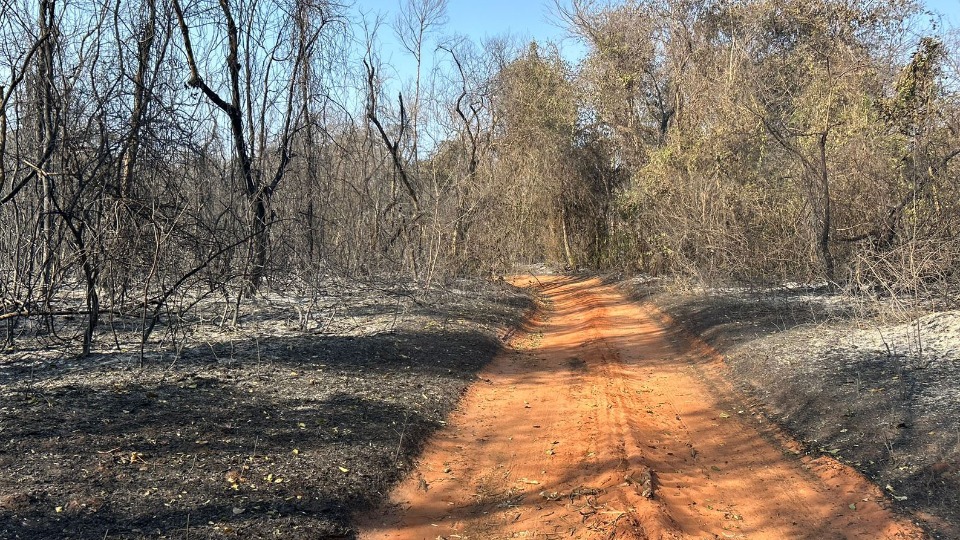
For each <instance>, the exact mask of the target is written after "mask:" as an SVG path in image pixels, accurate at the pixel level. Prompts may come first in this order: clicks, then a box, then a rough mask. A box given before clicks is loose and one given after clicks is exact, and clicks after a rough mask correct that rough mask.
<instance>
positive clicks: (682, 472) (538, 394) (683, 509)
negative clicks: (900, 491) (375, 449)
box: [359, 276, 923, 540]
mask: <svg viewBox="0 0 960 540" xmlns="http://www.w3.org/2000/svg"><path fill="white" fill-rule="evenodd" d="M516 281H517V283H518V284H521V285H531V286H534V287H536V288H537V290H538V292H539V294H540V295H541V297H542V298H543V309H542V310H541V311H540V313H539V314H538V315H537V316H535V317H534V318H533V319H532V320H531V321H529V322H528V324H527V325H526V327H525V328H523V329H522V330H521V331H519V332H518V333H517V334H516V335H515V336H513V337H512V339H511V341H510V348H509V350H508V351H506V352H505V353H503V354H501V355H500V356H499V357H498V358H497V359H496V360H494V362H492V363H491V365H490V366H489V367H488V368H487V369H486V370H485V371H484V372H482V373H481V379H480V381H479V382H477V383H476V384H475V385H473V386H472V387H471V388H470V389H469V390H468V392H467V394H466V395H465V396H464V399H463V401H462V403H461V405H460V407H459V408H458V410H457V412H456V413H454V415H453V416H452V417H451V418H450V419H449V422H448V425H447V426H446V427H445V428H444V429H442V430H441V431H440V432H439V433H438V434H437V435H436V436H435V437H434V438H433V439H432V441H431V443H430V444H429V445H428V447H427V448H426V449H425V451H424V454H423V456H422V458H421V461H420V463H419V465H418V467H417V469H416V470H415V471H414V472H413V473H412V474H411V475H410V476H409V477H408V478H407V479H406V480H405V481H404V482H403V483H401V485H399V486H398V487H397V488H396V490H395V491H394V492H393V493H392V494H391V496H390V500H389V503H388V504H386V505H384V507H382V508H380V509H379V510H377V511H376V512H374V513H372V514H369V515H365V516H359V522H360V526H361V531H362V532H361V538H363V539H369V540H373V539H394V540H397V539H410V540H419V539H431V540H432V539H437V538H444V539H454V538H460V539H465V538H475V539H497V538H584V539H592V538H598V539H599V538H623V539H659V538H771V539H774V538H775V539H784V538H818V539H821V538H822V539H830V538H838V539H839V538H870V539H875V538H922V537H923V533H922V531H920V530H919V529H918V528H917V527H916V526H915V525H913V524H912V523H910V522H909V521H908V520H905V519H903V518H898V517H897V516H895V515H894V514H893V513H892V512H891V511H890V510H889V509H888V508H887V506H886V504H885V500H884V498H883V496H882V494H881V493H880V491H879V490H878V489H877V488H876V487H875V486H873V485H872V484H870V483H869V482H868V481H867V480H865V479H864V478H863V477H862V476H860V475H859V474H857V473H856V472H855V471H853V470H852V469H850V468H849V467H847V466H845V465H843V464H841V463H839V462H837V461H835V460H833V459H830V458H826V457H820V458H816V459H814V458H810V457H804V456H801V455H799V452H798V451H797V450H796V446H795V445H793V444H792V443H791V442H790V441H789V440H788V439H787V438H786V437H784V436H783V435H782V434H781V433H779V432H778V431H777V429H776V428H775V427H773V426H770V425H768V423H766V422H765V421H764V420H763V418H762V416H760V415H756V414H754V413H753V412H752V411H751V409H750V408H749V407H748V406H745V405H743V404H742V402H740V401H739V400H738V399H736V398H735V396H734V393H733V391H732V390H731V389H730V386H729V384H728V383H727V382H726V381H725V380H724V379H723V376H722V373H721V372H722V362H721V360H720V358H719V357H718V356H717V355H716V354H715V353H714V352H713V351H712V350H710V349H709V347H708V346H706V345H705V344H704V343H702V342H701V341H699V340H697V339H696V338H694V337H693V336H689V335H684V334H683V333H682V332H679V331H677V330H676V329H675V328H674V327H673V326H672V325H671V324H670V322H669V318H668V317H666V316H665V315H664V314H662V313H659V312H657V311H656V310H655V309H654V308H652V307H649V306H640V305H637V304H635V303H632V302H630V301H628V300H626V299H625V298H624V297H623V296H622V295H621V294H620V293H619V292H617V291H616V290H615V289H613V288H611V287H609V286H605V285H603V284H602V283H601V282H600V281H599V280H596V279H575V278H568V277H558V276H553V277H540V278H534V277H528V278H517V280H516Z"/></svg>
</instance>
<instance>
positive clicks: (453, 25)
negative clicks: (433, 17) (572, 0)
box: [356, 0, 960, 42]
mask: <svg viewBox="0 0 960 540" xmlns="http://www.w3.org/2000/svg"><path fill="white" fill-rule="evenodd" d="M399 3H400V0H357V4H356V5H357V7H358V8H360V9H362V10H364V11H368V10H372V11H380V12H383V13H386V14H388V15H389V16H392V15H393V14H394V13H396V11H397V6H398V5H399ZM923 3H924V4H926V6H927V7H928V8H929V9H931V10H933V11H936V12H939V13H942V14H944V15H946V18H947V19H948V20H949V21H951V22H952V23H953V24H954V25H955V26H958V25H960V0H926V1H924V2H923ZM553 5H554V2H553V0H481V1H478V0H449V4H448V10H447V15H448V17H449V22H448V24H447V27H446V29H447V32H448V33H457V34H463V35H467V36H469V37H471V38H472V39H473V40H474V41H476V42H480V41H481V40H482V39H483V38H484V37H493V36H497V35H501V34H504V33H510V34H513V35H516V36H518V37H528V38H534V39H540V40H546V39H555V40H556V39H561V38H562V37H563V36H564V34H565V32H564V30H563V29H562V28H558V27H557V26H556V24H555V22H554V17H553V16H552V15H551V12H552V11H553Z"/></svg>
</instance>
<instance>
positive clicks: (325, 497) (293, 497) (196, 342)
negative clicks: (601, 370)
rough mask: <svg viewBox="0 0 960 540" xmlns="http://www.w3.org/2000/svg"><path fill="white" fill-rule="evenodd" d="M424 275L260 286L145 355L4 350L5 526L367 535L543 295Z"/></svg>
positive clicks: (0, 527) (76, 535) (0, 487)
mask: <svg viewBox="0 0 960 540" xmlns="http://www.w3.org/2000/svg"><path fill="white" fill-rule="evenodd" d="M411 290H413V289H410V290H404V289H389V290H388V289H372V288H369V289H363V290H353V291H352V292H350V293H349V294H342V295H339V296H337V298H336V299H335V300H330V301H327V302H326V303H325V302H319V303H318V302H315V301H313V300H316V299H315V298H314V299H313V300H311V302H309V303H310V305H311V309H310V311H311V313H310V315H309V317H310V318H311V319H312V321H313V323H311V324H304V317H305V306H306V304H305V303H304V300H303V299H299V300H298V299H297V298H293V299H291V298H286V297H283V296H282V295H280V296H276V297H275V298H274V299H273V300H272V301H270V300H264V299H258V300H257V302H256V303H255V305H252V306H247V307H246V308H245V310H244V313H245V316H244V317H242V318H241V320H240V321H241V325H240V327H239V328H235V329H226V330H224V329H220V328H218V327H216V326H210V325H206V326H205V325H204V323H202V321H200V322H196V324H195V326H193V327H192V328H191V330H190V331H189V332H181V337H180V338H179V339H178V340H177V341H176V343H175V346H171V347H169V348H170V349H172V350H167V351H164V350H162V348H160V350H156V351H153V352H151V353H150V354H149V355H147V357H146V359H145V360H146V361H145V363H144V365H143V366H142V367H141V366H140V360H139V357H138V355H137V354H136V353H135V352H133V351H130V350H117V351H112V352H108V353H105V354H98V355H94V356H93V357H90V358H86V359H82V360H80V359H77V358H75V357H71V356H70V355H69V354H65V353H64V352H63V351H54V352H51V351H49V350H24V349H21V350H20V351H18V352H8V353H4V354H2V355H0V538H4V539H51V538H63V539H78V540H79V539H97V540H103V539H147V538H177V539H181V538H183V539H186V538H190V539H204V538H210V539H213V538H244V539H253V538H303V539H311V538H351V537H353V536H354V531H353V530H352V529H351V525H350V519H351V513H353V512H356V511H358V510H362V509H364V508H367V507H370V506H371V505H374V504H376V503H377V502H378V501H380V500H381V499H382V498H383V497H384V496H385V494H386V492H387V490H388V489H389V488H390V487H391V486H392V485H393V484H394V483H395V482H396V481H397V480H398V479H399V478H400V477H401V476H402V475H403V473H404V472H405V471H407V470H408V469H409V468H410V466H411V460H412V459H413V458H414V457H415V455H416V454H417V453H418V451H419V449H420V448H421V446H422V445H423V443H424V441H425V440H426V438H427V437H428V436H429V435H430V434H431V433H433V432H434V431H435V430H436V429H437V428H438V427H440V426H441V425H442V424H443V421H444V418H445V417H446V415H447V414H448V413H449V412H450V411H451V410H452V409H453V407H454V406H455V405H456V403H457V401H458V399H459V397H460V395H461V394H462V392H463V391H464V389H465V388H466V386H467V385H469V384H470V383H471V382H472V381H473V380H474V379H475V377H476V374H477V372H478V370H479V369H480V368H481V367H483V366H484V365H485V364H486V363H487V362H488V361H489V360H490V359H492V358H493V356H494V355H495V354H496V353H497V352H498V350H499V349H500V346H501V340H500V338H501V337H502V336H503V334H504V332H505V331H506V329H507V328H510V327H512V326H515V325H517V324H518V323H519V322H520V320H521V319H522V317H523V314H524V312H525V311H526V310H527V309H529V307H530V302H529V300H528V299H527V298H526V297H525V296H524V295H523V294H522V293H521V292H520V291H518V290H515V289H509V288H507V287H506V286H494V285H482V284H475V283H474V284H469V283H461V284H460V288H459V289H456V290H450V289H446V290H435V291H432V292H426V293H424V292H415V293H413V292H410V291H411ZM330 298H331V299H332V298H333V296H331V297H330ZM216 309H217V308H215V307H214V308H211V312H215V311H216Z"/></svg>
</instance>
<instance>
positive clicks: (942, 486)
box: [618, 279, 960, 538]
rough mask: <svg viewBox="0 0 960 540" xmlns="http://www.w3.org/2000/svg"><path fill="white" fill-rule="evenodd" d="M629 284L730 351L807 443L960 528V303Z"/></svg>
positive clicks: (923, 516) (955, 534) (738, 376)
mask: <svg viewBox="0 0 960 540" xmlns="http://www.w3.org/2000/svg"><path fill="white" fill-rule="evenodd" d="M618 283H619V285H620V286H621V287H622V288H624V289H626V290H628V291H629V292H630V293H631V295H632V296H633V297H634V299H637V300H641V301H646V302H650V303H652V304H654V305H656V306H657V307H659V308H660V309H661V310H663V311H665V312H667V313H668V314H669V315H670V316H671V317H672V318H673V319H674V320H675V321H677V322H679V323H680V324H681V325H682V326H683V327H684V328H685V329H686V330H687V331H689V332H691V333H694V334H698V335H699V336H701V337H702V338H703V339H704V340H705V341H707V342H708V343H709V344H710V345H711V346H713V347H714V348H715V349H716V350H717V351H718V352H719V353H721V354H722V355H723V356H724V360H725V363H726V366H727V369H729V372H728V375H729V379H730V380H731V381H733V382H734V384H735V385H736V386H737V388H738V389H739V390H740V391H741V392H742V393H743V394H744V396H745V398H746V399H745V401H746V403H747V404H749V405H752V406H753V407H754V408H759V409H760V411H762V413H763V414H764V416H766V417H767V418H769V419H770V420H773V421H774V422H776V423H778V424H779V425H780V426H782V427H783V428H785V429H786V431H788V432H789V433H790V434H791V435H792V436H793V438H795V439H796V440H797V441H799V442H801V443H802V445H803V446H804V448H805V450H806V452H808V453H810V454H815V455H816V454H829V455H831V456H834V457H835V458H837V459H838V460H840V461H842V462H844V463H848V464H850V465H852V466H854V467H855V468H857V469H858V470H860V471H861V472H862V473H864V474H865V475H866V476H867V477H868V478H870V479H871V480H872V481H874V482H875V483H876V484H877V485H878V486H880V487H881V489H883V490H884V492H885V493H886V495H887V496H888V498H889V499H890V501H891V503H892V504H893V505H894V507H895V508H898V509H899V510H901V511H903V512H909V513H910V514H912V515H913V516H914V517H915V518H916V519H917V520H918V521H919V522H920V523H921V524H922V525H923V526H924V527H925V528H926V529H927V531H928V532H929V534H930V535H931V537H933V538H960V465H958V463H960V385H958V381H960V311H949V310H946V311H930V310H926V311H925V312H924V311H923V310H921V311H920V312H916V313H907V312H904V311H902V310H892V309H888V307H889V306H885V305H884V303H883V302H882V301H874V302H866V303H864V302H862V301H859V300H857V299H855V298H850V297H844V296H841V295H833V294H829V293H828V292H827V291H825V290H818V289H811V288H792V289H788V288H777V289H766V290H756V289H755V290H749V289H737V288H732V289H712V290H706V291H700V292H697V293H690V292H686V293H684V292H679V293H678V292H676V291H669V292H668V291H665V290H664V287H663V286H661V285H658V284H657V283H656V282H651V281H644V280H640V279H635V280H626V281H618ZM891 314H893V316H891Z"/></svg>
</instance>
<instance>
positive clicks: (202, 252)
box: [0, 0, 960, 354]
mask: <svg viewBox="0 0 960 540" xmlns="http://www.w3.org/2000/svg"><path fill="white" fill-rule="evenodd" d="M361 8H362V5H360V6H351V5H347V4H344V3H337V2H333V1H321V0H219V1H216V2H215V1H212V0H129V1H128V0H124V1H115V2H114V1H110V2H107V1H92V2H86V1H85V2H71V1H66V0H37V1H27V0H3V2H2V3H0V44H2V45H0V78H2V81H0V324H2V327H3V338H2V341H3V343H4V344H5V346H6V347H8V348H10V347H16V344H17V342H18V341H20V340H31V339H35V338H37V337H42V338H43V339H46V340H53V342H55V343H61V344H72V345H76V346H77V347H78V348H79V349H81V350H82V352H83V353H84V354H87V353H90V352H91V351H93V350H95V349H96V346H95V345H96V342H97V339H98V336H99V335H100V334H101V333H102V331H103V328H104V321H105V320H107V319H109V320H110V321H112V322H111V324H114V325H116V324H123V325H126V327H127V328H129V329H135V332H134V334H135V335H137V336H139V337H138V338H136V339H134V341H136V340H137V339H139V340H140V341H141V342H142V343H146V342H148V341H149V340H150V339H151V334H152V332H153V330H154V329H155V328H156V325H157V324H158V322H160V321H168V322H175V321H178V320H185V318H188V317H189V313H190V312H191V310H192V309H193V308H194V307H195V306H196V305H198V303H202V302H203V301H205V300H208V299H214V300H216V301H218V302H222V303H223V304H225V305H227V306H231V305H232V306H234V309H233V310H232V312H231V313H232V314H231V313H228V311H230V310H225V311H224V314H223V318H224V320H229V319H231V317H232V318H233V319H234V321H235V320H236V317H237V315H238V313H237V312H238V311H239V310H240V308H239V306H240V305H241V303H242V300H243V299H245V298H247V297H255V296H256V295H258V294H262V293H264V292H265V291H267V290H281V289H284V288H288V287H300V288H306V289H309V288H310V287H317V286H318V284H320V283H322V282H323V281H324V280H325V279H328V278H329V277H330V276H339V277H345V278H348V279H356V280H368V281H370V280H372V281H376V280H378V279H381V280H383V279H395V278H398V277H399V278H402V279H405V280H409V282H411V283H415V284H416V286H417V287H423V288H429V287H430V286H431V285H433V284H437V283H444V282H446V281H448V280H450V279H454V278H457V277H463V276H468V277H490V276H498V275H503V274H504V273H509V272H510V271H511V269H512V268H514V267H515V266H516V265H517V264H523V263H535V262H546V263H550V264H553V265H556V266H558V267H565V268H568V269H579V270H593V271H619V272H633V273H646V274H650V275H661V276H663V275H668V276H674V277H681V278H687V279H692V280H696V281H699V282H706V283H717V282H749V283H783V282H800V283H821V284H827V285H829V286H830V287H834V288H842V289H845V290H853V291H857V292H858V293H862V294H866V295H875V296H889V295H907V296H915V295H931V294H932V295H939V296H941V297H943V296H944V295H946V297H950V295H952V294H954V293H955V291H956V285H957V282H958V280H960V275H958V261H960V209H958V205H960V158H958V156H960V133H958V130H960V55H958V49H957V36H956V33H955V32H954V31H953V30H951V29H950V28H944V27H943V26H942V25H941V24H940V23H939V22H938V19H937V18H936V16H935V15H934V14H931V13H928V12H925V11H924V9H923V8H922V6H921V5H920V4H918V3H916V2H912V1H907V0H897V1H894V2H888V1H879V0H876V1H868V2H861V1H852V0H813V1H808V0H804V1H793V0H736V1H730V0H645V1H628V2H598V1H594V0H575V1H573V2H572V3H569V4H568V3H558V4H557V5H556V6H555V9H554V16H555V19H556V22H557V23H558V24H562V25H564V26H565V27H566V28H567V29H568V31H569V33H570V38H571V39H576V40H579V41H580V42H582V43H583V44H584V45H585V47H586V55H585V57H584V58H583V59H582V60H581V61H578V62H576V63H572V62H570V61H568V60H567V59H565V58H564V57H563V56H562V55H561V54H560V53H559V52H558V48H557V47H556V45H555V44H551V43H537V42H529V43H525V42H523V41H522V40H519V39H515V38H510V37H509V36H508V37H500V38H493V39H489V40H487V41H485V42H483V43H474V42H471V41H470V40H468V39H466V38H462V37H457V36H450V35H447V34H446V33H445V31H444V27H443V24H444V21H445V9H446V1H445V0H404V1H403V2H402V3H401V10H400V12H399V15H398V16H397V17H396V18H387V17H384V16H380V15H377V14H376V13H369V12H364V11H363V10H362V9H361ZM388 33H389V34H390V35H391V36H392V37H393V38H395V39H396V42H397V43H399V44H400V46H401V49H402V50H400V51H393V52H391V54H396V55H405V56H406V57H408V58H410V59H412V60H413V62H414V63H415V65H416V69H415V70H414V71H413V72H412V73H411V74H409V76H407V75H404V76H403V77H400V76H399V75H398V74H397V71H396V70H392V69H391V68H390V66H389V65H388V64H387V63H386V62H385V61H384V57H385V51H384V50H383V45H382V40H381V39H380V37H381V36H382V35H385V34H388ZM391 57H392V56H391ZM108 341H109V340H108Z"/></svg>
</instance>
